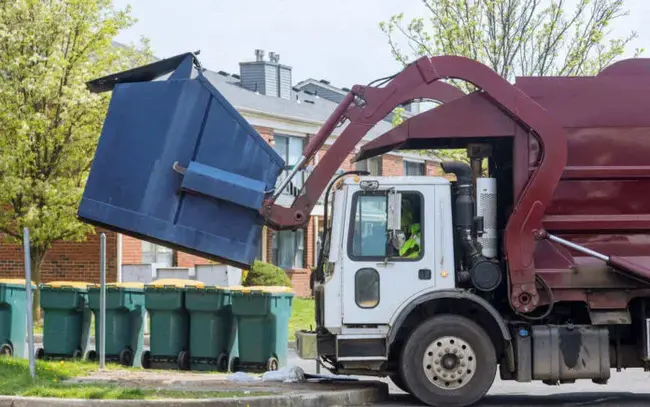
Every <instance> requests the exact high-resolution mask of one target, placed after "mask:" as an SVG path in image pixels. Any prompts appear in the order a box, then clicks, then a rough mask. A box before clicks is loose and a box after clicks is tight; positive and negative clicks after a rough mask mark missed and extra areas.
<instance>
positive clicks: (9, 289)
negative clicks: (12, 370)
mask: <svg viewBox="0 0 650 407" xmlns="http://www.w3.org/2000/svg"><path fill="white" fill-rule="evenodd" d="M25 282H26V281H25V279H18V278H5V279H0V355H2V356H16V357H20V358H24V357H26V356H27V355H25V337H26V336H27V314H26V309H27V306H30V307H31V304H29V305H28V304H27V297H26V295H25V290H26V287H25ZM32 289H33V290H35V289H36V286H35V285H34V284H33V283H32Z"/></svg>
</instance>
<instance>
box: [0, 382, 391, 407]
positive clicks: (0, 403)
mask: <svg viewBox="0 0 650 407" xmlns="http://www.w3.org/2000/svg"><path fill="white" fill-rule="evenodd" d="M387 398H388V385H386V384H385V383H379V382H370V385H368V386H366V387H364V388H358V389H349V390H335V391H328V392H321V393H315V392H313V393H304V394H284V395H283V394H279V395H277V396H260V397H241V398H239V397H238V398H220V399H201V400H178V399H167V400H165V399H159V400H86V399H54V398H40V397H12V396H0V407H62V406H66V407H67V406H73V407H75V406H85V407H106V406H120V407H131V406H143V407H148V406H156V407H158V406H163V405H164V406H169V407H184V406H193V407H208V406H209V407H221V406H224V407H225V406H229V407H230V406H242V407H244V406H245V407H320V406H332V405H336V406H358V405H363V404H370V403H376V402H380V401H384V400H386V399H387Z"/></svg>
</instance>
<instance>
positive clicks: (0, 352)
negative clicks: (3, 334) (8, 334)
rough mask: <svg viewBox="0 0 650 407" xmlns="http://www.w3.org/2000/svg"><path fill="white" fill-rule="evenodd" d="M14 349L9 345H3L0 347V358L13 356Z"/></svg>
mask: <svg viewBox="0 0 650 407" xmlns="http://www.w3.org/2000/svg"><path fill="white" fill-rule="evenodd" d="M13 354H14V348H13V346H11V344H10V343H3V344H2V346H0V356H13Z"/></svg>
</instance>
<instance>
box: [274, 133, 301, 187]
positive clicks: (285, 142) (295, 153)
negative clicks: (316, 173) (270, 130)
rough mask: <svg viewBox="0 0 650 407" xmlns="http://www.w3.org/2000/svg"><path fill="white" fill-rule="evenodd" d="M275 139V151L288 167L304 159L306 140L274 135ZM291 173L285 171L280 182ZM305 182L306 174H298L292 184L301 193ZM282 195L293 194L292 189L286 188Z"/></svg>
mask: <svg viewBox="0 0 650 407" xmlns="http://www.w3.org/2000/svg"><path fill="white" fill-rule="evenodd" d="M273 138H274V139H275V146H274V148H275V151H276V152H277V153H278V154H279V155H280V157H282V159H283V160H284V162H285V163H286V165H287V166H291V165H296V164H297V163H298V161H299V160H300V157H302V153H303V150H304V148H305V139H304V138H303V137H295V136H285V135H274V136H273ZM290 172H291V170H285V171H283V173H282V174H281V175H280V177H279V179H278V182H281V180H283V179H284V178H285V177H287V176H288V175H289V173H290ZM304 182H305V174H304V173H303V172H298V173H297V174H296V175H295V176H294V177H293V179H292V180H291V183H292V184H293V186H294V187H295V189H296V190H297V191H300V189H301V188H302V185H303V184H304ZM297 191H296V194H297ZM282 193H284V194H289V193H291V191H290V188H285V190H284V191H282Z"/></svg>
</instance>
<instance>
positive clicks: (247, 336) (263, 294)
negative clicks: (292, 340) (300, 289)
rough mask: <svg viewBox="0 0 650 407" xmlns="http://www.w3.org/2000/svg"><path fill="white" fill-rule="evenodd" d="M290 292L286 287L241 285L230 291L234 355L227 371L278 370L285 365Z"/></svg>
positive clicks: (289, 315)
mask: <svg viewBox="0 0 650 407" xmlns="http://www.w3.org/2000/svg"><path fill="white" fill-rule="evenodd" d="M293 297H294V292H293V290H292V289H291V288H288V287H245V288H242V289H240V290H237V291H234V292H233V297H232V312H233V315H234V316H235V319H236V323H237V335H238V356H237V357H235V358H232V361H231V364H230V370H231V371H237V370H260V369H265V370H267V371H269V370H278V369H279V368H280V367H283V366H285V365H286V360H287V347H288V342H289V319H290V317H291V309H292V305H293Z"/></svg>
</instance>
